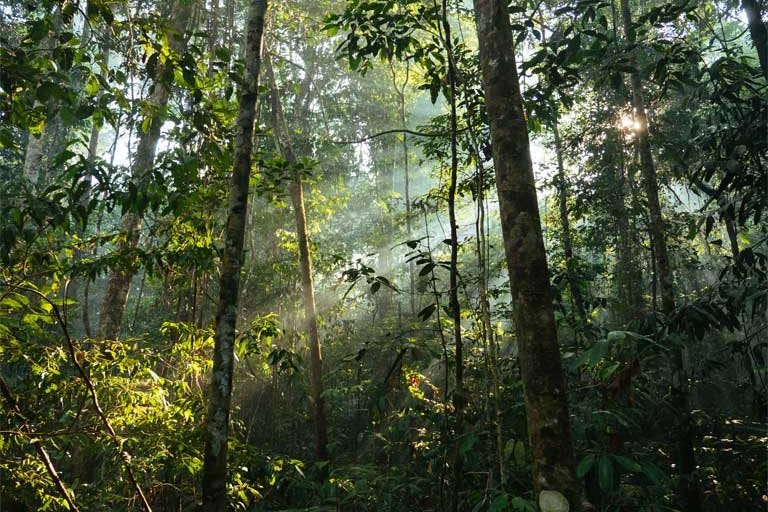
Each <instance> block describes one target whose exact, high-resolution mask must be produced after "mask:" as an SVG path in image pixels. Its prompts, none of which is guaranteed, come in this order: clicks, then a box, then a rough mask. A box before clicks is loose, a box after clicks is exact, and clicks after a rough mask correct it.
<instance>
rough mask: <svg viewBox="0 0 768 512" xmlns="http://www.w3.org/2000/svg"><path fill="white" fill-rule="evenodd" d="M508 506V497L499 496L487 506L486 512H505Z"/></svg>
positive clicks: (505, 495) (504, 495)
mask: <svg viewBox="0 0 768 512" xmlns="http://www.w3.org/2000/svg"><path fill="white" fill-rule="evenodd" d="M508 506H509V496H508V495H507V494H506V493H504V494H499V495H498V496H496V497H495V498H494V499H493V501H492V502H491V504H490V505H489V506H488V512H501V511H503V510H507V507H508Z"/></svg>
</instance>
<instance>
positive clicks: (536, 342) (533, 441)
mask: <svg viewBox="0 0 768 512" xmlns="http://www.w3.org/2000/svg"><path fill="white" fill-rule="evenodd" d="M474 5H475V18H476V23H477V34H478V39H479V49H480V68H481V72H482V78H483V89H484V91H485V103H486V108H487V110H488V120H489V123H490V130H491V143H492V153H493V162H494V166H495V171H496V186H497V192H498V196H499V208H500V215H501V226H502V233H503V237H504V250H505V254H506V258H507V269H508V271H509V280H510V286H511V289H512V305H513V309H514V322H515V330H516V333H517V343H518V353H519V359H520V371H521V376H522V380H523V389H524V395H525V407H526V411H527V415H528V436H529V440H530V445H531V452H532V463H533V485H534V489H535V491H536V493H537V495H538V494H539V493H540V492H541V491H556V492H559V493H561V494H562V495H563V496H565V497H566V499H567V500H568V502H569V503H570V507H571V510H577V511H578V510H581V486H580V484H579V482H578V480H577V479H576V475H575V468H574V457H573V447H572V441H571V428H570V422H569V418H568V403H567V397H566V388H565V380H564V377H563V371H562V366H561V361H560V347H559V345H558V341H557V331H556V326H555V318H554V312H553V308H552V298H551V296H550V292H549V286H550V284H549V276H548V271H547V260H546V254H545V252H544V240H543V237H542V232H541V221H540V218H539V207H538V202H537V198H536V187H535V183H534V177H533V168H532V163H531V155H530V144H529V140H528V130H527V121H526V116H525V113H524V111H523V102H522V97H521V94H520V84H519V79H518V74H517V68H516V62H515V48H514V42H513V34H512V29H511V27H510V23H509V11H508V8H507V4H506V2H503V1H500V0H475V2H474Z"/></svg>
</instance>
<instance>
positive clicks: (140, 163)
mask: <svg viewBox="0 0 768 512" xmlns="http://www.w3.org/2000/svg"><path fill="white" fill-rule="evenodd" d="M172 12H173V14H174V15H173V24H172V29H173V30H174V32H176V33H177V35H178V36H179V37H171V38H169V43H168V44H169V46H170V48H171V50H172V51H173V52H175V53H180V52H182V51H183V50H184V48H185V46H186V42H187V35H186V32H187V30H186V29H187V24H188V22H189V19H190V16H191V13H192V2H189V1H185V0H177V1H176V3H175V4H174V7H173V10H172ZM164 71H165V66H163V65H162V64H158V65H157V70H156V72H155V79H154V89H153V92H152V97H151V98H150V103H151V104H152V106H153V111H157V112H160V113H161V114H160V115H159V116H157V117H154V118H153V119H152V120H151V122H150V123H149V127H148V129H147V131H144V132H142V133H141V135H140V137H139V144H138V147H137V148H136V159H135V160H134V162H133V167H132V169H131V175H132V177H133V179H134V180H138V179H140V178H141V177H142V176H144V175H145V174H146V173H147V172H149V171H150V170H151V169H152V167H153V166H154V163H155V153H156V151H157V143H158V141H159V140H160V129H161V128H162V125H163V121H164V120H165V116H164V115H163V114H162V113H163V112H164V111H165V109H166V107H167V106H168V100H169V98H170V95H171V91H170V89H169V88H168V86H167V85H166V84H165V82H164V81H163V74H164ZM142 222H143V217H142V214H141V213H139V212H128V213H126V214H125V215H123V219H122V222H121V226H120V237H119V241H118V243H117V248H118V250H119V251H121V252H130V251H131V250H132V249H135V248H136V247H138V245H139V238H140V235H141V225H142ZM133 274H134V269H129V268H115V269H113V270H112V272H111V273H110V275H109V277H108V278H107V288H106V290H105V292H104V299H103V301H102V303H101V314H100V317H99V328H98V336H99V337H100V338H101V339H116V338H117V337H118V335H119V334H120V325H121V324H122V322H123V316H124V314H125V307H126V304H127V303H128V293H129V291H130V288H131V279H132V278H133Z"/></svg>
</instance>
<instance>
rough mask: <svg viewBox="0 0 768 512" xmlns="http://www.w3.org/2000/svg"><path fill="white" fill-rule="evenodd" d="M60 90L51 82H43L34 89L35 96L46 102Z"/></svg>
mask: <svg viewBox="0 0 768 512" xmlns="http://www.w3.org/2000/svg"><path fill="white" fill-rule="evenodd" d="M60 92H61V90H60V88H59V87H58V86H57V85H56V84H54V83H52V82H43V83H41V84H40V85H39V86H38V87H37V90H36V91H35V96H36V97H37V99H38V100H40V102H42V103H46V102H47V101H48V100H49V99H51V97H53V96H56V95H58V94H59V93H60Z"/></svg>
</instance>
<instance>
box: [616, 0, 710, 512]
mask: <svg viewBox="0 0 768 512" xmlns="http://www.w3.org/2000/svg"><path fill="white" fill-rule="evenodd" d="M621 14H622V19H623V22H624V34H625V37H626V40H627V43H628V44H629V45H634V44H635V30H634V26H633V25H632V12H631V10H630V6H629V0H621ZM632 67H633V71H632V73H631V78H632V106H633V108H634V111H635V112H634V113H635V121H636V124H637V125H638V129H637V130H636V133H635V136H636V140H637V148H638V152H639V153H640V169H641V173H642V177H643V186H644V188H645V195H646V200H647V201H648V214H649V217H650V222H649V229H650V233H651V245H652V248H653V253H654V263H655V269H656V271H655V272H654V274H658V281H659V291H660V293H661V307H662V311H663V312H664V314H665V315H666V316H667V318H669V316H670V315H671V314H672V313H674V311H675V291H674V285H673V282H672V267H671V264H670V260H669V253H668V251H667V240H666V232H665V228H664V218H663V217H662V213H661V204H660V202H659V187H658V181H657V177H656V168H655V166H654V161H653V154H652V153H651V144H650V139H649V126H648V116H647V115H646V113H645V103H644V100H643V90H642V80H641V77H640V70H639V67H638V65H637V62H634V60H633V63H632ZM672 364H673V372H674V376H673V378H672V390H671V391H672V403H673V405H674V407H675V409H676V413H677V414H678V417H677V418H678V420H677V421H678V425H677V429H676V432H675V435H676V437H677V439H676V444H677V452H678V453H677V465H678V467H679V476H680V483H679V485H680V490H679V492H680V500H681V504H682V506H683V508H684V510H686V511H687V512H698V511H700V510H702V507H701V498H700V495H699V486H698V483H697V480H696V476H695V470H696V461H695V454H694V448H693V425H692V422H691V414H690V407H689V405H688V394H687V390H686V384H687V378H686V377H685V367H684V361H683V351H682V348H680V347H675V348H674V349H673V357H672Z"/></svg>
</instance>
